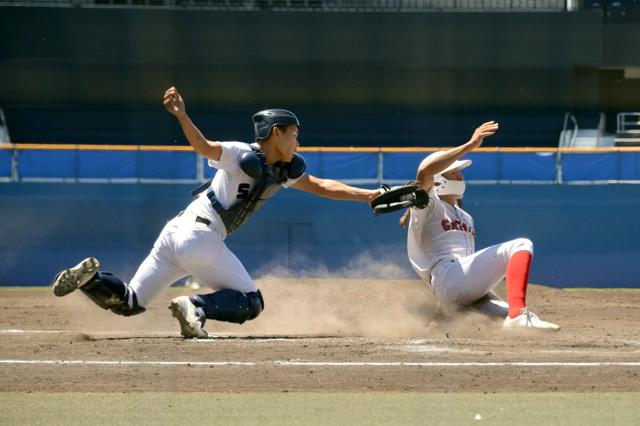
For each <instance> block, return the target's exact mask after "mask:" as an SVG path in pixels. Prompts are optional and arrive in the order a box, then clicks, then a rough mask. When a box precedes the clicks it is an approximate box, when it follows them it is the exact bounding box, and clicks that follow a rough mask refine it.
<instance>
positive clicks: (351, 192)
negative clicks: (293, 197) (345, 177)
mask: <svg viewBox="0 0 640 426" xmlns="http://www.w3.org/2000/svg"><path fill="white" fill-rule="evenodd" d="M292 188H295V189H300V190H302V191H307V192H311V193H312V194H316V195H319V196H321V197H325V198H332V199H334V200H351V201H362V202H364V203H368V202H371V200H373V198H374V197H375V196H376V195H378V194H379V193H380V191H379V190H378V189H363V188H356V187H354V186H349V185H346V184H344V183H342V182H338V181H337V180H332V179H320V178H317V177H315V176H311V175H308V174H306V173H305V174H304V175H303V176H302V177H301V178H300V179H298V181H297V182H296V183H294V184H293V185H292Z"/></svg>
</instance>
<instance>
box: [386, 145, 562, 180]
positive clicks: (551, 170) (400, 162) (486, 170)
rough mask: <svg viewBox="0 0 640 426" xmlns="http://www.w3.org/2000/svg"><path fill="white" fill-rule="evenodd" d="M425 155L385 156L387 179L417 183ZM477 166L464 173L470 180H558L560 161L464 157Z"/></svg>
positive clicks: (520, 156)
mask: <svg viewBox="0 0 640 426" xmlns="http://www.w3.org/2000/svg"><path fill="white" fill-rule="evenodd" d="M425 156H426V154H425V153H385V154H384V159H383V161H384V179H390V180H391V179H393V180H396V179H406V180H409V179H414V178H415V175H416V171H417V169H418V166H419V165H420V162H421V161H422V160H423V159H424V158H425ZM464 158H465V159H469V160H471V161H472V162H473V164H472V167H469V168H467V169H464V175H465V178H466V179H468V180H490V181H494V180H542V181H551V180H554V179H555V173H556V172H555V170H556V157H555V154H551V153H550V154H547V153H542V154H540V153H498V152H475V153H470V154H468V155H467V156H465V157H464Z"/></svg>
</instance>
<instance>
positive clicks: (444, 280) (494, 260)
mask: <svg viewBox="0 0 640 426" xmlns="http://www.w3.org/2000/svg"><path fill="white" fill-rule="evenodd" d="M522 250H524V251H528V252H529V253H531V254H533V243H532V242H531V241H530V240H528V239H526V238H517V239H515V240H511V241H507V242H505V243H502V244H496V245H494V246H491V247H487V248H485V249H482V250H480V251H477V252H475V253H474V254H472V255H470V256H466V257H462V258H459V259H456V260H448V259H445V260H442V261H440V262H439V263H437V264H436V266H435V267H434V268H433V269H432V270H431V287H432V288H433V292H434V293H435V295H436V298H437V299H438V301H440V302H441V303H443V304H449V305H458V306H464V305H468V304H471V303H473V302H475V301H477V300H478V299H480V298H481V297H483V296H484V295H485V294H487V293H488V292H489V291H490V290H492V289H493V288H494V287H496V286H497V285H498V284H500V282H501V281H502V280H503V279H504V277H505V273H506V270H507V263H508V262H509V259H510V258H511V256H513V255H514V254H515V253H516V252H519V251H522Z"/></svg>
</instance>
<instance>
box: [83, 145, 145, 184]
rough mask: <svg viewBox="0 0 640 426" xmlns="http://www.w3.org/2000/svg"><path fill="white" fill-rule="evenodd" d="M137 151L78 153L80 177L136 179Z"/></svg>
mask: <svg viewBox="0 0 640 426" xmlns="http://www.w3.org/2000/svg"><path fill="white" fill-rule="evenodd" d="M136 158H137V152H136V151H78V168H77V169H78V177H82V178H136V177H137V167H136Z"/></svg>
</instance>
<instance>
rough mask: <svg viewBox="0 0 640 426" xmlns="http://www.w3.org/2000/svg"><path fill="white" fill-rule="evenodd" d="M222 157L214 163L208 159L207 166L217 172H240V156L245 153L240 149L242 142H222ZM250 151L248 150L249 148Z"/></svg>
mask: <svg viewBox="0 0 640 426" xmlns="http://www.w3.org/2000/svg"><path fill="white" fill-rule="evenodd" d="M221 144H222V155H221V156H220V160H218V161H215V160H212V159H209V162H208V164H209V166H210V167H213V168H215V169H219V170H228V171H230V172H234V171H236V170H240V164H239V160H240V155H242V153H243V152H245V151H246V149H242V148H243V146H242V145H246V144H243V143H242V142H222V143H221ZM249 149H250V148H249Z"/></svg>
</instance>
